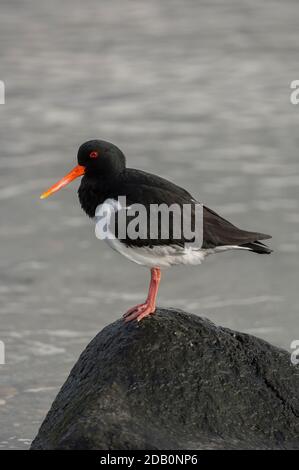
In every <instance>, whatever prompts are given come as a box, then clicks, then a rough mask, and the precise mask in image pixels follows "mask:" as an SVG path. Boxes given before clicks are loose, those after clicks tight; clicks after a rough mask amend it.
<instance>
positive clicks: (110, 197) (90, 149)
mask: <svg viewBox="0 0 299 470" xmlns="http://www.w3.org/2000/svg"><path fill="white" fill-rule="evenodd" d="M80 176H82V177H83V178H82V180H81V184H80V187H79V190H78V195H79V200H80V203H81V206H82V208H83V210H84V211H85V212H86V214H87V215H88V216H89V217H91V218H94V217H95V214H96V211H97V209H98V208H99V207H100V208H101V207H103V205H106V206H107V205H108V207H110V208H111V212H114V213H116V212H118V211H119V210H126V209H127V207H125V208H124V207H120V206H119V202H118V201H119V198H120V196H122V197H125V198H126V203H127V204H128V207H130V206H131V205H132V204H136V203H138V204H142V205H143V207H145V208H147V209H148V208H149V207H150V205H152V204H155V205H160V204H166V205H167V206H170V205H172V204H178V205H179V206H180V207H182V206H183V205H187V204H189V205H191V206H192V207H193V208H194V204H196V200H195V199H194V198H193V197H192V196H191V195H190V194H189V193H188V192H187V191H186V190H185V189H183V188H181V187H179V186H177V185H175V184H174V183H172V182H170V181H168V180H166V179H164V178H161V177H160V176H157V175H153V174H150V173H146V172H144V171H141V170H135V169H132V168H127V166H126V158H125V156H124V154H123V152H122V151H121V150H120V149H119V148H118V147H116V145H113V144H112V143H110V142H105V141H103V140H90V141H88V142H85V143H84V144H82V145H81V147H80V148H79V150H78V165H77V166H76V167H75V168H74V169H73V170H72V171H71V172H70V173H68V174H67V175H66V176H65V177H64V178H62V179H61V180H60V181H58V182H57V183H56V184H54V185H53V186H51V188H49V189H48V190H47V191H45V192H44V193H43V194H42V195H41V199H44V198H46V197H48V196H50V195H51V194H53V193H55V192H56V191H58V190H59V189H61V188H63V187H64V186H66V185H67V184H68V183H70V182H71V181H72V180H74V179H75V178H77V177H80ZM202 207H203V218H202V224H203V227H202V230H203V239H202V244H201V247H196V246H194V247H192V246H190V244H189V243H187V240H186V239H185V238H184V236H181V237H180V238H179V239H178V238H174V236H173V233H172V232H171V230H170V231H169V233H170V235H169V237H168V238H166V239H165V238H163V237H162V236H161V230H160V231H159V236H158V237H157V238H154V239H152V238H151V237H150V234H149V233H148V232H147V234H146V236H145V237H139V238H136V239H132V238H129V237H128V236H126V237H122V238H121V237H117V233H118V232H117V227H116V229H115V233H116V237H114V239H107V242H108V243H109V245H110V246H111V247H112V248H113V249H114V250H116V251H118V252H119V253H121V254H122V255H124V256H125V257H126V258H129V259H130V260H132V261H134V262H135V263H137V264H140V265H144V266H147V267H149V268H150V269H151V281H150V286H149V292H148V297H147V299H146V301H145V302H144V303H143V304H139V305H136V306H135V307H133V308H131V309H130V310H128V312H126V313H125V314H124V318H125V321H131V320H134V319H137V320H138V321H140V320H141V319H142V318H144V317H146V316H148V315H151V314H153V313H154V312H155V309H156V298H157V293H158V288H159V283H160V279H161V268H164V267H168V266H171V265H176V264H191V265H196V264H201V262H202V261H203V260H204V259H205V257H206V256H208V255H210V254H212V253H219V252H224V251H227V250H235V249H238V250H247V251H251V252H254V253H259V254H270V253H271V252H272V250H271V249H270V248H269V247H268V246H266V245H264V244H263V243H262V242H261V240H266V239H269V238H271V236H270V235H265V234H263V233H256V232H248V231H245V230H240V229H239V228H237V227H236V226H234V225H233V224H231V223H230V222H228V221H227V220H225V219H224V218H222V217H221V216H219V215H218V214H216V212H214V211H212V210H211V209H209V208H208V207H206V206H202ZM192 214H194V211H193V212H192ZM160 229H161V227H160ZM189 241H190V240H188V242H189Z"/></svg>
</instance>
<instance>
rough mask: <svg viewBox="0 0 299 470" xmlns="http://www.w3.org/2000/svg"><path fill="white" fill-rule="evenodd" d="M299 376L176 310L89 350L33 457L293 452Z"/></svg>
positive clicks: (284, 360) (241, 339) (230, 334)
mask: <svg viewBox="0 0 299 470" xmlns="http://www.w3.org/2000/svg"><path fill="white" fill-rule="evenodd" d="M298 392H299V373H298V367H295V366H293V365H292V364H291V362H290V355H289V353H287V352H286V351H283V350H281V349H278V348H277V347H274V346H272V345H270V344H268V343H266V342H265V341H263V340H261V339H257V338H255V337H253V336H249V335H247V334H243V333H238V332H234V331H231V330H229V329H226V328H221V327H217V326H215V325H214V324H213V323H211V322H210V321H209V320H206V319H202V318H199V317H197V316H195V315H190V314H187V313H184V312H181V311H177V310H173V309H170V310H165V309H163V310H162V309H158V311H157V313H156V315H154V316H152V317H150V318H147V319H145V320H144V321H142V322H140V323H136V322H134V323H129V324H125V323H124V322H123V321H122V320H119V321H117V322H115V323H113V324H112V325H109V326H107V327H106V328H104V330H103V331H101V332H100V333H99V334H98V335H97V336H96V337H95V338H94V339H93V340H92V341H91V343H90V344H89V345H88V346H87V348H86V349H85V351H84V352H83V353H82V354H81V356H80V358H79V360H78V362H77V364H76V365H75V366H74V368H73V370H72V371H71V374H70V376H69V378H68V379H67V381H66V383H65V384H64V386H63V387H62V389H61V391H60V392H59V394H58V396H57V398H56V399H55V401H54V403H53V405H52V408H51V410H50V411H49V413H48V415H47V417H46V419H45V421H44V422H43V424H42V426H41V428H40V430H39V433H38V435H37V437H36V438H35V440H34V441H33V444H32V447H31V448H32V449H106V450H107V449H108V450H112V449H121V450H123V449H146V450H150V449H241V448H242V449H299V399H298Z"/></svg>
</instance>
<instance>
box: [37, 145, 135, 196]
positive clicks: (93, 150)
mask: <svg viewBox="0 0 299 470" xmlns="http://www.w3.org/2000/svg"><path fill="white" fill-rule="evenodd" d="M125 168H126V158H125V156H124V154H123V153H122V151H121V150H120V149H119V148H118V147H116V145H113V144H110V142H105V141H104V140H89V141H88V142H85V144H82V145H81V147H80V148H79V150H78V165H77V166H75V168H73V169H72V170H71V171H70V172H69V173H68V174H67V175H65V176H64V177H63V178H62V179H61V180H59V181H58V182H57V183H55V184H54V185H53V186H51V188H49V189H48V190H47V191H45V192H44V193H43V194H42V195H41V199H45V198H46V197H48V196H50V195H51V194H53V193H56V191H59V190H60V189H61V188H64V186H66V185H67V184H69V183H70V182H71V181H73V180H74V179H76V178H78V177H79V176H83V179H82V182H83V181H85V182H86V181H89V182H90V183H92V184H93V185H94V184H95V183H97V184H102V183H103V182H105V181H106V184H108V182H110V183H111V181H114V180H116V179H117V178H118V177H119V176H120V175H121V173H122V172H123V171H124V170H125ZM82 182H81V184H82Z"/></svg>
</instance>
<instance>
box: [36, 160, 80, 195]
mask: <svg viewBox="0 0 299 470" xmlns="http://www.w3.org/2000/svg"><path fill="white" fill-rule="evenodd" d="M84 172H85V167H84V166H81V165H77V166H75V168H73V169H72V171H70V172H69V173H68V174H67V175H65V176H64V177H63V178H62V179H61V180H59V181H57V183H55V184H53V186H51V188H49V189H47V191H45V192H44V193H43V194H42V195H41V197H40V198H41V199H46V197H48V196H51V194H54V193H56V191H59V190H60V189H61V188H64V186H66V185H67V184H69V183H70V182H71V181H73V180H74V179H76V178H78V177H79V176H82V175H84Z"/></svg>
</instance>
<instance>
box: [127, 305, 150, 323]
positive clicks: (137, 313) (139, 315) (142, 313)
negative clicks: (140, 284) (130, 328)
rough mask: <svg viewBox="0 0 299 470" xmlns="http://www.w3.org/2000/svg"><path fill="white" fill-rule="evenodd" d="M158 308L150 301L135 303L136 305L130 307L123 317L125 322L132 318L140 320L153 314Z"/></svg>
mask: <svg viewBox="0 0 299 470" xmlns="http://www.w3.org/2000/svg"><path fill="white" fill-rule="evenodd" d="M155 310H156V307H155V306H154V305H153V304H151V303H150V302H145V303H144V304H139V305H135V307H132V308H130V310H128V311H127V312H126V313H125V314H124V315H123V318H124V320H125V322H129V321H132V320H137V321H140V320H142V319H143V318H144V317H147V316H149V315H152V314H153V313H154V312H155Z"/></svg>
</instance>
